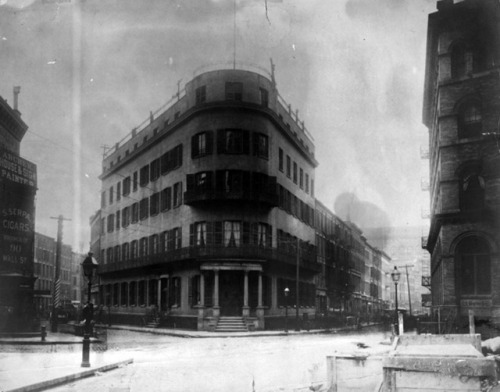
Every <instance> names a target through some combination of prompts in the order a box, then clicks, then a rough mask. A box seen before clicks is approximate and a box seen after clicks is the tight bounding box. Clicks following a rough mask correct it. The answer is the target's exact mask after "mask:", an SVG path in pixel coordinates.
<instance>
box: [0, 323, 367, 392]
mask: <svg viewBox="0 0 500 392" xmlns="http://www.w3.org/2000/svg"><path fill="white" fill-rule="evenodd" d="M99 327H101V328H102V327H104V326H99ZM365 327H366V325H365ZM107 328H108V329H116V330H128V331H136V332H143V333H152V334H159V335H170V336H177V337H182V338H241V337H262V336H285V335H287V333H286V332H284V331H255V332H225V333H219V332H207V331H189V330H179V329H167V328H144V327H137V326H131V325H115V326H110V327H107ZM348 330H353V329H352V328H340V329H335V330H333V329H332V330H310V331H307V330H301V331H294V330H290V331H289V332H288V335H300V334H302V335H306V334H320V333H338V332H345V331H348ZM91 340H92V341H93V343H98V340H97V339H94V338H92V339H91ZM93 347H96V345H95V344H91V350H90V364H91V367H90V368H82V367H81V361H82V337H80V336H74V335H71V334H66V333H52V332H48V333H47V337H46V340H45V341H42V340H41V336H38V337H0V391H1V392H14V391H15V392H27V391H40V390H43V389H46V388H50V387H54V386H56V385H62V384H65V383H68V382H71V381H74V380H78V379H81V378H84V377H90V376H93V375H94V374H95V373H96V372H105V371H108V370H112V369H116V368H118V367H122V366H126V365H128V364H130V363H132V362H133V359H131V358H130V359H129V358H124V357H123V354H122V353H121V352H119V351H104V352H98V351H95V349H94V348H93Z"/></svg>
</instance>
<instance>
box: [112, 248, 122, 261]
mask: <svg viewBox="0 0 500 392" xmlns="http://www.w3.org/2000/svg"><path fill="white" fill-rule="evenodd" d="M113 258H114V261H115V263H118V262H120V261H121V260H120V245H116V246H115V249H114V256H113Z"/></svg>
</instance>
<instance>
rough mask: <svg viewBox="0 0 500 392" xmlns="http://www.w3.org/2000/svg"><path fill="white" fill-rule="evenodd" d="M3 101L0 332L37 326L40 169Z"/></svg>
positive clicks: (0, 122) (19, 125) (13, 114)
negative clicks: (24, 152) (26, 153)
mask: <svg viewBox="0 0 500 392" xmlns="http://www.w3.org/2000/svg"><path fill="white" fill-rule="evenodd" d="M19 91H20V88H19V87H14V106H13V107H11V106H9V104H8V103H7V101H6V100H4V99H3V98H2V97H0V188H1V192H0V206H1V209H0V214H1V224H0V332H11V331H23V330H29V329H31V328H36V326H34V325H33V321H34V319H35V318H34V313H35V308H34V306H33V295H34V293H33V290H34V287H33V285H34V280H35V278H34V274H33V245H34V227H35V194H36V190H37V187H36V186H37V180H36V166H35V165H34V164H33V163H31V162H29V161H27V160H26V159H24V158H21V157H20V156H19V151H20V145H21V140H22V139H23V137H24V135H25V133H26V131H27V129H28V126H27V125H26V124H25V123H24V121H23V120H22V119H21V113H20V112H19V110H18V108H17V102H18V94H19Z"/></svg>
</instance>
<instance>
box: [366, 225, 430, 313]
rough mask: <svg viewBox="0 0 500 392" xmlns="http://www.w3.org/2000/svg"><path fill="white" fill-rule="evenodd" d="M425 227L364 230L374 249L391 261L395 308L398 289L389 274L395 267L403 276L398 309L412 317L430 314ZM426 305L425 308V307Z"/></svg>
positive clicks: (390, 283)
mask: <svg viewBox="0 0 500 392" xmlns="http://www.w3.org/2000/svg"><path fill="white" fill-rule="evenodd" d="M422 230H423V228H422V227H418V226H400V227H392V228H374V229H365V230H364V234H365V235H366V238H368V241H369V242H370V243H372V244H373V245H374V246H377V247H380V249H383V250H384V252H385V253H387V254H388V255H389V257H390V258H391V267H390V270H388V271H387V272H388V273H389V275H388V278H389V282H388V285H389V288H390V292H391V293H390V296H391V302H392V304H393V305H394V304H395V287H394V283H393V282H392V279H391V277H390V273H391V272H392V270H393V269H394V267H395V266H396V267H397V268H398V270H399V272H400V273H401V278H400V281H399V283H398V307H399V308H402V309H405V310H406V311H408V312H410V310H411V313H412V314H428V313H429V307H428V305H429V304H428V303H424V302H423V300H422V298H424V300H425V298H427V296H428V294H429V293H430V291H429V287H428V286H426V285H424V284H423V283H425V281H426V279H428V278H429V277H430V257H429V253H428V252H427V251H425V250H424V249H422V243H421V238H422ZM424 305H425V306H424Z"/></svg>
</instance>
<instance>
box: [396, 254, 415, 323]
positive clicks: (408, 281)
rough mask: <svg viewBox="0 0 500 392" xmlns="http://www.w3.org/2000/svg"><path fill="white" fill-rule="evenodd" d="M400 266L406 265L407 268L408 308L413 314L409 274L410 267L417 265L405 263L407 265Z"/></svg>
mask: <svg viewBox="0 0 500 392" xmlns="http://www.w3.org/2000/svg"><path fill="white" fill-rule="evenodd" d="M399 267H404V268H405V269H406V285H407V286H408V310H409V312H410V316H411V315H412V314H411V294H410V277H409V274H408V268H413V267H415V266H414V265H412V264H405V265H400V266H399Z"/></svg>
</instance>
